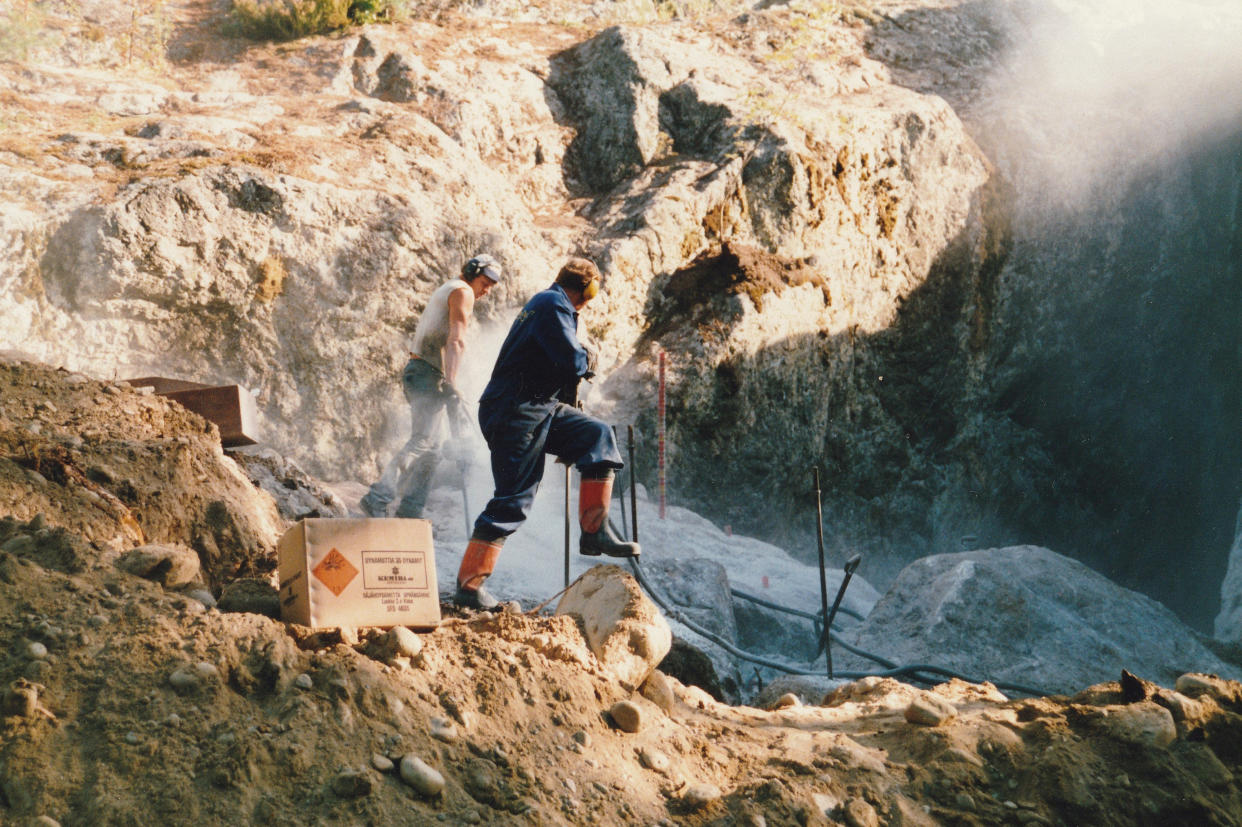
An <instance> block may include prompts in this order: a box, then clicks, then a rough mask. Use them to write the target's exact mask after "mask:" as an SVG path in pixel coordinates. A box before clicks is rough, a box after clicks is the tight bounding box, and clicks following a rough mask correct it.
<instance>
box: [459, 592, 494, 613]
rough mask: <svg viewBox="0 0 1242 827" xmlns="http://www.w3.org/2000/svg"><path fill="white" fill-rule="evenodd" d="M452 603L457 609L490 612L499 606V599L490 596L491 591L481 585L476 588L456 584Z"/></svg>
mask: <svg viewBox="0 0 1242 827" xmlns="http://www.w3.org/2000/svg"><path fill="white" fill-rule="evenodd" d="M453 605H454V606H456V607H457V608H459V609H472V610H474V611H476V612H490V611H493V610H495V609H497V608H499V607H500V601H499V600H497V599H496V598H494V597H492V595H491V592H489V591H488V590H487V589H485V588H483V587H482V586H479V588H477V589H463V588H462V587H461V586H458V587H457V591H456V592H454V594H453Z"/></svg>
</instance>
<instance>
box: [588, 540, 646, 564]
mask: <svg viewBox="0 0 1242 827" xmlns="http://www.w3.org/2000/svg"><path fill="white" fill-rule="evenodd" d="M591 536H592V535H589V534H583V535H582V538H581V539H580V540H579V541H578V553H579V554H581V555H583V556H584V557H599V556H601V555H603V556H604V557H617V558H621V559H626V558H633V557H639V556H641V555H642V553H643V551H642V548H641V547H640V546H639V545H638V543H620V542H612V543H608V542H604V543H599V544H596V543H594V542H592V541H591V540H589V539H588V538H589V537H591Z"/></svg>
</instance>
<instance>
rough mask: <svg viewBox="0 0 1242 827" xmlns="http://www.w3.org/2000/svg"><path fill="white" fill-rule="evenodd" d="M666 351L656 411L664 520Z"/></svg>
mask: <svg viewBox="0 0 1242 827" xmlns="http://www.w3.org/2000/svg"><path fill="white" fill-rule="evenodd" d="M664 362H665V359H664V351H660V396H659V400H658V402H657V405H656V411H657V412H658V418H659V423H658V424H659V429H660V442H659V446H660V447H659V472H660V473H659V478H658V479H659V482H658V487H659V489H660V519H661V520H663V519H664V494H665V490H666V489H665V478H664Z"/></svg>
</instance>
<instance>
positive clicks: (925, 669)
mask: <svg viewBox="0 0 1242 827" xmlns="http://www.w3.org/2000/svg"><path fill="white" fill-rule="evenodd" d="M614 531H615V528H614ZM629 561H630V568H631V569H632V570H633V571H634V577H635V579H637V580H638V583H639V585H640V586H642V587H643V590H644V591H646V592H647V594H648V595H650V596H651V599H652V600H653V601H655V603H656V605H658V606H659V607H660V608H661V609H662V610H663V611H664V613H665V614H667V615H668V616H669V617H671V618H673V619H674V620H676V621H677V622H678V623H681V624H682V625H684V626H685V627H686V628H688V629H690V630H691V631H692V632H694V633H695V634H697V635H700V636H702V637H704V638H706V639H707V640H710V641H711V642H712V643H715V644H716V645H717V646H719V647H721V648H722V649H724V650H725V651H726V652H728V653H729V654H731V655H733V656H734V657H737V658H740V659H742V660H745V661H749V662H750V663H755V664H758V665H760V666H766V667H768V668H770V669H775V670H777V671H778V672H784V673H786V674H789V675H814V676H817V677H818V676H819V675H820V674H822V673H819V672H807V671H805V670H803V669H798V668H795V667H792V666H789V665H788V664H784V663H781V662H779V661H775V660H772V659H770V658H764V657H761V656H759V655H754V654H751V653H750V652H747V651H745V650H743V649H739V648H738V647H736V646H734V645H733V644H732V643H730V642H729V641H727V640H725V639H724V638H722V637H720V635H717V634H715V633H714V632H710V631H708V630H707V629H704V628H703V627H702V626H700V625H699V624H697V623H695V622H694V621H692V620H690V619H689V618H687V617H686V616H685V615H684V614H683V613H682V612H681V610H679V609H677V608H675V607H674V606H672V605H671V604H670V603H669V601H667V600H665V599H664V597H663V596H662V595H660V594H659V593H658V592H657V591H656V590H655V589H654V588H653V587H652V585H651V583H650V581H648V580H647V577H646V576H645V575H644V574H643V571H642V568H641V567H640V566H639V565H638V560H637V559H635V558H633V557H631V558H629ZM730 591H732V593H733V594H734V595H736V596H738V597H741V598H742V599H744V600H750V601H752V602H754V603H757V604H759V605H761V606H766V607H767V608H770V609H773V610H775V611H780V612H785V613H786V614H791V615H796V616H798V617H805V618H809V619H811V620H819V615H816V614H811V613H810V612H803V611H799V610H798V609H790V608H787V607H784V606H779V605H777V604H775V603H772V602H770V601H767V600H763V599H761V598H758V597H755V596H754V595H749V594H746V593H744V592H738V591H736V590H730ZM839 611H842V612H845V613H846V614H849V615H851V616H853V617H856V618H859V619H860V620H861V619H862V618H861V615H859V614H858V613H857V612H853V611H846V610H845V609H840V610H839ZM828 635H829V638H830V640H831V641H832V642H833V643H836V644H837V645H838V646H840V647H841V648H842V649H844V650H846V651H847V652H851V653H853V654H855V655H858V656H859V657H861V658H864V659H866V660H869V661H871V662H872V663H877V664H879V665H880V666H883V667H884V671H882V672H840V671H834V672H833V676H834V677H840V678H845V679H847V680H858V679H859V678H871V677H875V678H907V679H908V680H910V681H912V682H914V683H923V684H927V685H932V684H937V683H943V682H944V680H945V679H949V678H958V679H960V680H963V681H966V682H968V683H983V681H982V680H978V679H976V678H971V677H967V676H965V675H962V674H960V673H958V672H954V671H952V670H949V669H944V668H943V667H939V666H933V665H931V664H925V663H918V664H906V665H898V664H897V663H895V662H894V661H891V660H888V659H887V658H883V657H880V656H879V655H876V654H873V653H871V652H867V651H865V650H863V649H859V648H858V647H857V646H853V645H851V644H849V643H847V642H845V641H844V640H842V639H841V637H840V636H839V635H837V634H836V633H834V632H833V631H832V630H831V629H830V630H829V631H828ZM932 675H936V676H938V678H934V677H930V676H932ZM988 683H991V684H992V685H993V686H995V687H996V688H997V689H1002V690H1006V691H1009V692H1017V693H1020V694H1023V695H1030V696H1032V697H1040V696H1044V695H1049V694H1051V693H1049V692H1046V691H1044V690H1042V689H1036V688H1034V687H1030V686H1024V685H1022V684H1018V683H1009V682H1007V681H988Z"/></svg>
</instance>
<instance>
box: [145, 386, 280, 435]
mask: <svg viewBox="0 0 1242 827" xmlns="http://www.w3.org/2000/svg"><path fill="white" fill-rule="evenodd" d="M128 382H129V384H130V385H132V386H134V387H136V388H154V389H155V392H156V393H158V394H159V395H160V396H164V397H167V398H169V399H172V400H173V401H175V402H177V403H178V404H180V405H181V406H183V407H185V408H186V409H188V410H191V411H193V412H194V413H196V414H198V415H199V416H201V417H202V418H203V419H206V420H207V421H208V422H214V423H216V427H217V428H219V429H220V444H221V445H222V446H224V447H225V448H236V447H238V446H241V445H254V444H255V443H256V442H257V441H258V440H256V439H255V438H254V435H255V434H256V433H258V427H257V425H258V421H259V417H258V412H257V410H256V409H255V404H254V397H252V396H251V395H250V394H249V393H247V392H246V390H245V389H244V388H242V387H241V386H239V385H214V386H213V385H204V384H202V383H200V382H186V381H184V380H181V379H167V378H165V377H162V376H146V377H143V378H141V379H130V380H128Z"/></svg>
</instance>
